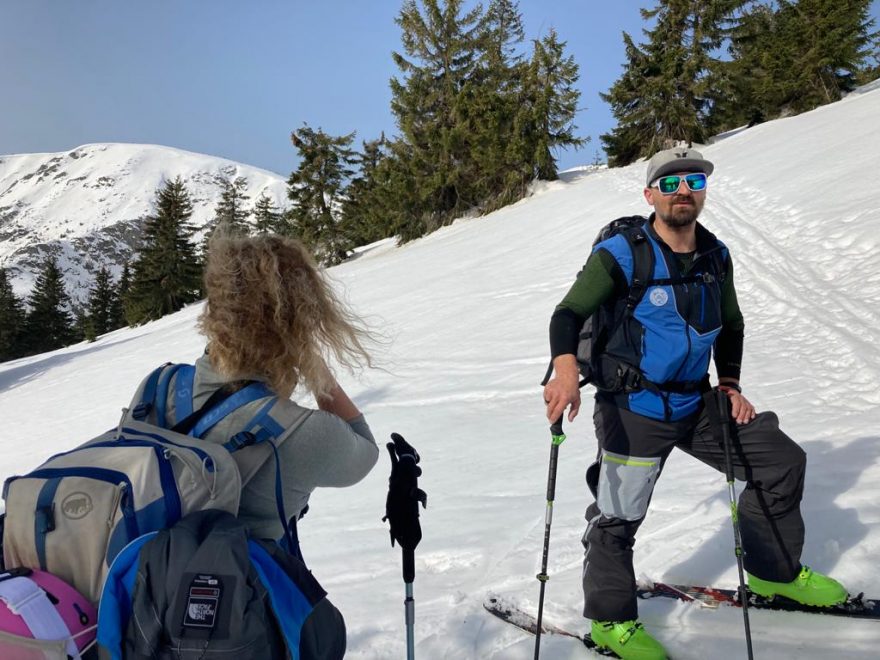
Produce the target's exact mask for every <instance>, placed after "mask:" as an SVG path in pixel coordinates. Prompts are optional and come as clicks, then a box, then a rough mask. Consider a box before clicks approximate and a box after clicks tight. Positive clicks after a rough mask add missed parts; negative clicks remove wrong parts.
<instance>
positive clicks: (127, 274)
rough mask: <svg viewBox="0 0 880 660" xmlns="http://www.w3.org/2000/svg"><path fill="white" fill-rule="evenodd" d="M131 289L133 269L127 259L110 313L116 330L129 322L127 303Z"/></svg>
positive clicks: (114, 293)
mask: <svg viewBox="0 0 880 660" xmlns="http://www.w3.org/2000/svg"><path fill="white" fill-rule="evenodd" d="M130 289H131V270H130V269H129V267H128V262H127V261H126V262H125V263H124V264H123V266H122V275H121V276H120V277H119V282H117V283H116V290H115V291H114V292H113V307H112V313H111V314H110V329H111V330H116V329H117V328H121V327H123V326H125V325H127V324H128V321H126V316H127V315H126V312H125V310H126V304H127V302H128V300H129V290H130Z"/></svg>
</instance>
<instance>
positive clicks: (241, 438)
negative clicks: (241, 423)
mask: <svg viewBox="0 0 880 660" xmlns="http://www.w3.org/2000/svg"><path fill="white" fill-rule="evenodd" d="M256 441H257V436H255V435H254V434H253V433H251V432H250V431H241V432H239V433H236V434H235V435H234V436H232V437H231V438H229V441H228V442H227V443H226V444H225V445H223V446H224V447H226V449H227V450H228V451H230V452H233V451H238V450H239V449H241V448H242V447H250V446H251V445H253V444H256Z"/></svg>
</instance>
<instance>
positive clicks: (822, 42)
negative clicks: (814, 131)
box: [777, 0, 877, 112]
mask: <svg viewBox="0 0 880 660" xmlns="http://www.w3.org/2000/svg"><path fill="white" fill-rule="evenodd" d="M778 1H779V11H778V19H777V20H778V21H779V22H780V24H781V27H780V30H781V32H782V34H783V35H784V37H785V38H786V40H787V41H788V43H789V44H790V45H794V46H795V48H793V49H790V50H793V51H794V53H793V55H794V58H793V61H792V62H791V63H790V65H791V66H790V68H789V69H788V70H787V71H786V73H787V78H788V80H787V83H788V84H787V85H785V86H784V88H785V94H784V98H783V100H782V104H783V108H787V109H790V110H791V111H793V112H804V111H806V110H811V109H812V108H815V107H817V106H819V105H823V104H825V103H831V102H832V101H837V100H838V99H840V98H841V97H842V96H843V94H844V93H846V92H849V91H851V90H852V89H854V88H855V86H856V81H857V78H858V75H859V73H860V71H861V70H862V68H863V67H864V66H865V65H866V62H867V58H868V57H869V56H870V54H871V50H872V46H873V44H874V40H875V39H876V38H877V33H875V32H871V28H872V27H873V26H874V20H873V19H872V18H871V16H870V10H871V0H848V1H847V2H840V1H839V0H838V1H836V2H833V1H832V0H778Z"/></svg>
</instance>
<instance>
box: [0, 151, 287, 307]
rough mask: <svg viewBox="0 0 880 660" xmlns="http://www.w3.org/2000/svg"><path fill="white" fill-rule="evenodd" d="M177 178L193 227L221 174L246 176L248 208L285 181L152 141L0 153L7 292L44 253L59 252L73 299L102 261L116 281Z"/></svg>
mask: <svg viewBox="0 0 880 660" xmlns="http://www.w3.org/2000/svg"><path fill="white" fill-rule="evenodd" d="M178 176H179V177H181V178H182V179H183V181H184V183H185V184H186V187H187V190H188V191H189V193H190V198H191V199H192V202H193V215H192V218H191V223H192V224H193V225H194V226H195V227H197V228H199V229H201V228H202V227H204V226H205V224H206V223H207V222H208V221H209V220H211V219H212V218H213V217H214V207H215V206H216V204H217V202H218V200H219V199H220V194H221V190H222V189H221V181H222V180H224V179H230V178H232V179H234V178H236V177H239V176H243V177H245V178H247V181H248V186H247V189H246V191H245V192H246V194H247V195H248V196H249V197H250V203H251V204H253V203H254V202H255V201H256V199H257V198H258V197H259V196H260V194H261V193H262V192H264V191H265V192H266V194H268V195H269V197H271V198H272V199H273V200H274V201H275V203H276V204H277V205H279V206H283V205H284V204H283V202H284V200H285V198H286V182H285V180H284V178H283V177H281V176H279V175H278V174H275V173H274V172H268V171H266V170H261V169H259V168H256V167H251V166H249V165H242V164H241V163H236V162H234V161H230V160H226V159H223V158H217V157H215V156H206V155H204V154H196V153H192V152H189V151H183V150H182V149H173V148H171V147H162V146H158V145H150V144H87V145H83V146H81V147H77V148H76V149H73V150H71V151H69V152H61V153H52V154H19V155H12V156H0V266H2V267H5V268H9V269H10V272H11V274H12V276H13V277H12V280H13V282H14V286H15V290H16V293H17V294H18V295H20V296H26V295H27V294H29V293H30V291H31V288H32V287H33V280H34V279H35V274H34V273H35V271H36V270H38V269H39V266H40V265H41V264H42V260H43V257H44V256H45V255H46V254H47V253H51V254H54V255H56V257H57V258H58V263H59V266H60V267H61V270H62V272H63V273H64V274H65V281H66V284H67V291H68V293H69V294H71V296H72V297H73V299H74V301H79V302H81V301H83V300H84V299H85V297H86V295H87V293H88V289H89V288H90V287H91V286H92V284H93V283H94V274H95V273H96V272H97V270H98V269H99V268H100V267H101V266H102V265H108V266H110V267H111V269H112V270H113V274H114V277H117V278H118V277H119V275H120V274H121V272H122V265H123V264H124V263H125V262H126V261H128V260H129V258H130V256H131V253H132V249H133V248H134V247H135V246H136V243H137V240H138V238H139V233H140V226H141V222H142V221H143V219H145V218H146V217H147V216H148V215H149V214H151V213H153V212H154V210H155V199H156V191H157V190H158V189H159V188H160V187H162V185H164V183H165V181H169V180H173V179H174V178H175V177H178Z"/></svg>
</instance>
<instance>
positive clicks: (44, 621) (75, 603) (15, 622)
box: [0, 568, 98, 659]
mask: <svg viewBox="0 0 880 660" xmlns="http://www.w3.org/2000/svg"><path fill="white" fill-rule="evenodd" d="M97 623H98V613H97V611H96V610H95V608H94V607H93V606H92V604H91V603H90V602H89V601H88V600H86V599H85V597H84V596H82V595H81V594H80V593H79V592H77V590H76V589H74V588H73V587H71V586H70V585H69V584H67V583H66V582H64V581H63V580H62V579H60V578H58V577H55V576H54V575H52V574H51V573H46V572H45V571H37V570H31V569H28V568H13V569H10V570H7V571H5V572H0V635H2V633H6V634H5V635H2V639H0V648H2V649H3V653H2V657H3V658H4V659H5V658H11V657H13V656H11V655H10V653H11V649H12V648H15V643H14V640H12V639H11V638H10V636H11V635H14V636H17V637H24V638H28V639H40V640H64V641H67V644H66V649H67V651H66V652H67V655H70V656H71V657H73V658H78V657H79V651H82V650H83V649H85V648H86V647H87V646H88V645H89V644H91V643H92V641H93V640H94V639H95V629H96V626H97ZM23 646H24V645H23ZM7 648H9V649H10V651H7V650H6V649H7ZM22 651H23V653H22V654H21V657H22V658H24V657H31V656H29V655H27V653H28V651H25V650H24V649H22ZM14 657H18V656H14ZM39 657H43V656H39Z"/></svg>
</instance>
